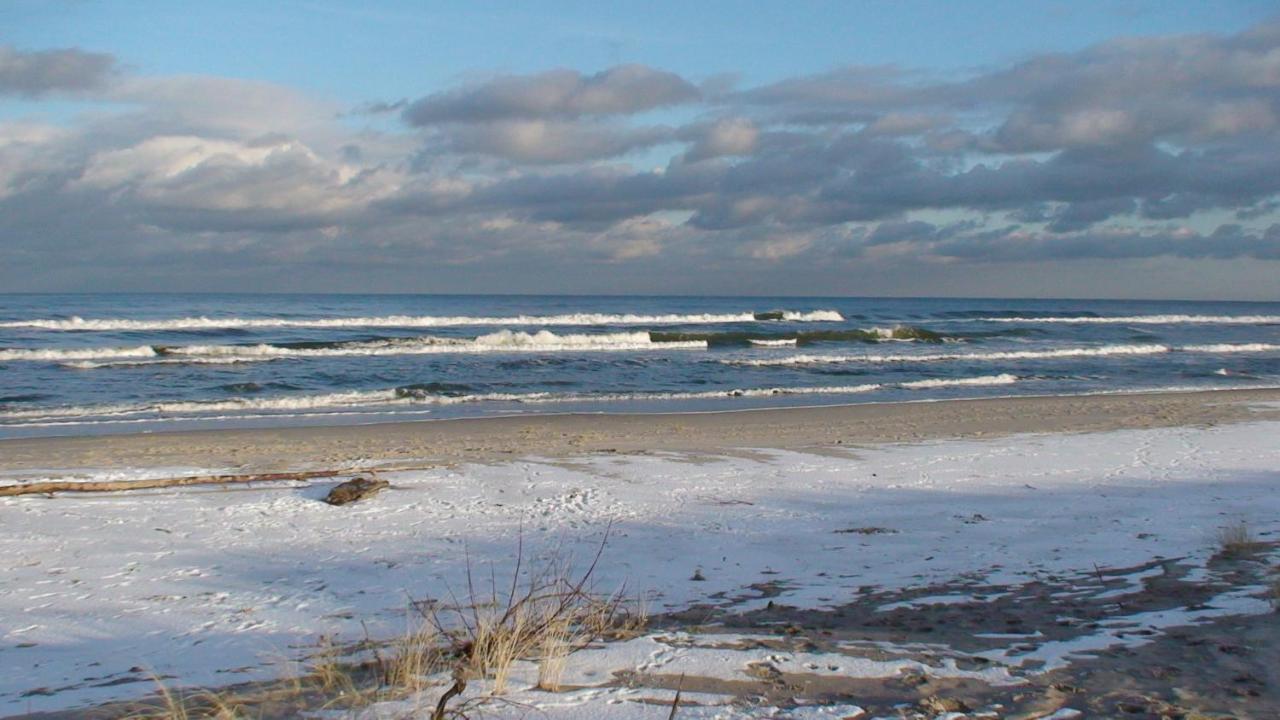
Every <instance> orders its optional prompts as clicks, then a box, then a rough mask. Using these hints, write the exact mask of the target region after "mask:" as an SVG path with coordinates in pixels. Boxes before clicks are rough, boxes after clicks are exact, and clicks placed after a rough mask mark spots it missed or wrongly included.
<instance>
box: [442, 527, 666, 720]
mask: <svg viewBox="0 0 1280 720" xmlns="http://www.w3.org/2000/svg"><path fill="white" fill-rule="evenodd" d="M607 539H608V532H607V531H606V534H605V539H603V540H601V543H600V545H599V547H598V548H597V549H596V553H595V556H594V557H593V558H592V560H591V563H590V565H589V566H588V567H587V569H586V570H585V571H584V572H582V573H581V574H580V575H576V576H575V575H574V573H573V572H572V569H571V567H570V565H569V563H567V562H564V561H560V560H558V559H553V560H551V561H549V562H547V563H546V564H545V565H544V566H543V567H542V568H540V569H535V570H532V571H530V572H528V573H527V577H526V579H525V580H524V581H523V582H522V581H521V575H522V570H523V569H524V558H523V555H524V552H523V547H521V548H520V549H519V551H518V552H517V558H516V567H515V570H514V571H513V573H512V577H511V582H510V583H509V584H507V585H506V586H505V587H503V588H502V589H499V587H498V584H497V582H496V581H495V580H494V579H493V577H492V576H491V577H490V580H489V587H488V591H487V593H481V592H477V590H476V588H475V578H474V576H473V575H472V573H471V570H470V564H468V572H467V590H468V596H469V599H470V600H469V602H467V603H465V604H464V603H458V602H453V603H452V605H451V607H450V608H449V609H446V610H442V609H441V608H439V607H438V606H431V607H430V608H429V609H427V610H424V611H423V619H424V620H425V621H426V626H427V627H428V628H430V632H432V633H434V634H435V636H436V637H437V638H439V640H440V641H441V642H440V645H441V646H442V647H443V648H444V650H443V652H442V655H443V657H445V658H451V659H452V663H451V665H452V667H451V676H452V678H453V685H452V686H451V687H450V690H449V691H448V692H446V696H447V697H442V703H443V702H444V701H446V700H447V699H448V697H453V696H457V695H459V694H461V693H462V692H463V691H464V690H465V689H466V686H467V683H468V682H470V681H473V680H480V679H486V680H489V681H491V683H492V686H491V689H490V692H489V696H490V697H494V696H498V695H501V694H502V693H504V692H505V691H506V690H507V686H508V684H509V682H510V680H511V672H512V670H513V668H514V666H515V664H516V663H517V662H518V661H528V662H532V663H536V666H537V670H538V679H537V687H539V688H541V689H543V690H549V691H558V690H559V689H560V688H561V685H562V679H563V676H564V672H565V669H566V665H567V662H568V658H569V656H570V655H572V654H573V653H574V652H577V651H578V650H581V649H582V648H585V647H586V646H587V645H589V644H590V643H592V642H595V641H597V640H602V639H617V638H622V637H633V636H634V635H635V634H636V633H638V632H639V631H640V629H641V628H643V626H644V624H645V623H646V621H647V615H646V613H645V611H644V608H643V605H642V604H640V603H634V604H632V603H629V602H627V600H626V599H625V597H624V595H623V594H622V593H621V592H618V593H611V594H601V593H597V592H594V591H593V588H592V585H591V581H592V577H593V576H594V574H595V571H596V568H597V567H598V565H599V562H600V556H601V554H602V553H603V551H604V547H605V543H606V541H607ZM418 607H419V608H423V607H424V606H423V605H421V604H419V605H418ZM454 691H456V692H454ZM449 692H453V696H449ZM443 707H444V706H443V705H439V706H437V714H436V716H435V717H436V718H443V717H445V715H444V714H443V712H442V711H443Z"/></svg>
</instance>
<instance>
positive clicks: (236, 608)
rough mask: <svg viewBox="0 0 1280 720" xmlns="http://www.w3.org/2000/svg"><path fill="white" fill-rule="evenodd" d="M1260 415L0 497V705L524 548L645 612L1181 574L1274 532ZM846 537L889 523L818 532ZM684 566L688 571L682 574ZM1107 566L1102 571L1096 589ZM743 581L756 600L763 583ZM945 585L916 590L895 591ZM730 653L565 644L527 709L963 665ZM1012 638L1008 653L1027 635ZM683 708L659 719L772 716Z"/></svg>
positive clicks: (176, 664)
mask: <svg viewBox="0 0 1280 720" xmlns="http://www.w3.org/2000/svg"><path fill="white" fill-rule="evenodd" d="M1278 429H1280V423H1269V422H1255V423H1247V424H1236V425H1225V426H1218V427H1194V428H1193V427H1182V428H1162V429H1154V430H1129V431H1117V432H1107V433H1095V434H1083V435H1025V436H1018V437H1013V438H1003V439H997V440H989V441H945V442H931V443H926V444H918V445H888V446H881V447H875V448H863V449H858V450H857V451H856V455H854V454H849V455H847V456H842V455H836V454H829V453H824V454H821V455H819V454H807V453H799V452H784V451H774V450H756V451H751V452H749V453H741V454H735V455H734V456H731V457H701V456H698V457H692V456H686V455H679V454H666V453H653V454H642V455H627V456H619V455H602V456H587V457H578V458H572V459H569V460H550V459H538V458H532V459H522V460H513V461H509V462H502V463H499V464H485V465H481V464H477V465H466V466H459V467H441V468H437V469H432V470H426V471H412V472H401V473H385V474H383V475H382V477H384V478H386V479H388V480H390V481H391V482H392V484H393V487H392V489H390V490H388V491H386V492H383V493H382V494H381V495H379V496H377V497H375V498H373V499H371V500H368V501H365V502H361V503H358V504H355V505H350V506H345V507H331V506H329V505H326V504H325V503H323V502H320V498H321V497H323V496H324V494H325V493H326V492H327V490H328V488H329V487H330V486H331V484H332V483H316V484H313V485H307V484H305V483H280V484H275V485H258V486H254V487H252V488H230V487H192V488H183V489H178V490H161V491H145V492H136V493H126V494H99V495H73V494H65V495H59V496H57V497H52V498H50V497H44V496H34V497H32V496H28V497H15V498H4V499H0V519H2V520H0V522H2V523H3V524H2V525H0V556H3V557H5V558H7V559H8V562H6V563H4V564H3V566H0V714H6V713H12V712H22V711H27V710H30V711H42V710H55V709H60V708H67V707H74V706H80V705H83V704H85V703H91V702H99V701H103V700H107V699H112V698H121V697H136V696H137V695H140V694H143V693H145V692H148V691H150V690H151V689H152V684H151V680H150V674H151V673H153V672H154V673H156V674H161V675H171V676H173V677H174V678H175V680H174V681H173V682H175V683H179V684H187V685H219V684H228V683H233V682H241V681H245V680H250V679H258V678H268V677H275V676H278V675H279V673H280V672H282V668H283V667H284V666H285V665H287V662H286V661H287V660H290V659H297V658H298V657H300V656H303V655H305V654H306V653H307V652H308V650H309V649H314V648H315V647H316V646H317V644H318V642H319V638H320V637H321V636H322V635H327V636H332V637H337V638H342V639H351V640H354V639H358V638H360V637H363V634H364V630H363V628H362V622H363V623H365V624H367V626H368V628H369V631H370V632H371V633H372V634H373V635H374V636H379V637H391V636H393V635H395V634H397V633H399V632H400V631H401V630H402V629H403V627H404V624H405V618H406V608H407V606H408V602H409V600H410V599H411V598H412V599H425V598H436V599H442V598H443V599H447V598H449V596H450V594H451V593H452V594H455V595H462V594H464V593H463V592H462V590H464V589H465V587H466V580H465V576H466V569H467V566H468V564H469V563H470V564H471V565H472V566H473V567H474V568H475V569H476V571H477V573H476V574H477V575H478V576H481V577H486V578H487V577H489V575H490V572H491V571H492V573H493V574H494V575H495V576H496V577H497V578H499V579H501V578H503V577H509V573H510V572H511V568H512V567H513V565H514V559H515V554H516V548H517V546H518V545H519V544H520V543H521V541H522V542H523V545H524V551H525V554H526V559H525V563H526V567H528V566H529V565H536V564H537V563H538V562H539V560H540V559H541V560H547V559H550V558H560V559H564V558H566V557H571V558H573V559H574V562H573V564H574V566H575V567H576V568H578V569H579V570H581V569H582V568H583V567H585V566H586V564H587V563H588V562H589V561H590V558H591V556H592V555H594V553H595V551H596V549H597V547H598V546H599V544H600V543H601V542H602V541H603V542H605V546H604V554H603V558H602V562H601V564H600V566H599V568H598V569H597V571H596V575H595V576H594V577H593V580H594V583H595V585H596V587H598V588H599V589H601V590H614V589H618V588H623V587H625V589H626V591H627V592H628V593H629V594H632V595H637V594H639V595H644V596H645V598H646V600H647V603H648V605H649V607H650V610H651V611H652V612H659V611H663V610H667V609H678V608H685V607H688V606H689V605H690V604H692V603H710V604H719V605H727V606H732V607H733V608H735V609H743V610H746V609H752V608H758V607H762V606H764V605H765V604H766V603H767V602H768V601H769V600H772V601H774V602H776V603H782V604H786V605H792V606H797V607H802V608H821V607H830V606H835V605H839V604H843V603H847V602H850V601H853V600H854V599H856V598H858V597H861V596H862V593H864V592H865V590H866V589H867V588H870V589H872V590H874V592H876V593H880V592H887V591H893V590H903V589H909V588H926V587H928V586H930V585H934V584H941V583H947V582H953V581H957V582H959V583H961V584H967V585H973V586H981V587H983V588H984V590H983V591H982V592H981V593H980V594H982V595H983V597H986V598H991V597H995V596H996V595H995V594H994V593H992V592H988V591H987V589H989V588H991V587H994V586H1017V585H1019V584H1022V583H1026V582H1029V581H1033V580H1037V579H1047V578H1050V577H1057V576H1069V575H1086V574H1092V573H1093V572H1094V570H1093V568H1094V565H1095V564H1096V565H1097V566H1098V567H1099V568H1102V570H1103V572H1104V573H1106V572H1107V569H1108V568H1125V567H1133V566H1137V565H1141V564H1143V563H1147V562H1149V561H1151V560H1152V559H1153V558H1160V557H1163V558H1181V559H1182V560H1181V562H1183V563H1186V564H1189V565H1190V566H1192V567H1193V569H1200V568H1202V567H1203V565H1204V563H1205V561H1206V560H1207V558H1208V557H1209V556H1210V555H1212V553H1213V552H1214V550H1215V535H1216V532H1217V530H1218V529H1219V528H1221V527H1223V526H1225V525H1229V524H1231V523H1234V522H1237V521H1240V520H1245V521H1247V522H1248V523H1249V527H1250V529H1251V530H1252V531H1253V532H1254V533H1255V534H1256V535H1258V536H1260V537H1263V538H1266V537H1274V533H1276V532H1278V531H1280V493H1275V492H1274V486H1275V483H1276V481H1277V480H1278V479H1280V471H1278V470H1277V468H1280V445H1277V444H1276V443H1275V442H1274V438H1275V437H1276V432H1277V430H1278ZM68 474H75V475H79V476H82V477H100V476H101V474H97V475H95V474H94V472H93V471H92V470H78V471H76V472H75V473H68V472H65V471H61V470H56V469H52V470H50V471H49V475H48V477H58V476H65V475H68ZM154 474H155V471H154V470H149V471H145V472H141V471H140V472H139V473H138V474H137V475H136V476H137V477H144V476H151V475H154ZM118 476H119V474H118V473H115V474H113V475H112V477H113V478H117V477H118ZM23 479H24V480H36V479H41V478H36V477H24V478H23ZM121 479H123V478H121ZM867 527H877V528H885V529H887V530H891V531H893V532H887V533H876V534H859V533H850V532H845V533H841V532H838V531H840V530H848V529H851V528H867ZM606 534H607V541H606V540H605V538H606ZM1139 535H1141V536H1142V538H1141V539H1139V537H1138V536H1139ZM695 570H700V571H701V574H702V576H703V577H704V578H705V579H704V580H702V581H693V580H691V577H692V575H693V573H694V571H695ZM1149 572H1150V571H1149V570H1148V571H1142V572H1139V573H1134V574H1132V575H1131V576H1130V577H1129V578H1128V579H1127V581H1126V587H1129V588H1130V589H1136V588H1137V587H1140V586H1141V581H1142V578H1143V577H1145V576H1146V574H1148V573H1149ZM1118 577H1119V576H1118V575H1114V574H1111V573H1107V579H1108V582H1110V581H1111V580H1114V579H1117V578H1118ZM500 582H501V580H500ZM766 583H767V584H770V585H769V587H770V588H771V589H772V590H774V591H776V592H778V593H779V594H776V595H768V596H767V597H766V593H765V592H764V591H763V590H762V589H761V587H760V586H762V585H763V584H766ZM752 586H756V587H754V588H753V587H752ZM1257 592H1260V589H1251V588H1243V589H1239V590H1237V591H1234V592H1231V593H1226V594H1223V595H1220V596H1219V597H1217V598H1215V599H1213V600H1212V601H1211V602H1209V603H1207V605H1208V607H1207V608H1204V609H1200V610H1183V609H1174V610H1167V611H1161V612H1157V613H1147V614H1140V615H1134V616H1132V617H1129V618H1123V619H1122V620H1123V621H1125V624H1124V625H1123V626H1117V625H1114V624H1104V625H1103V626H1101V627H1100V628H1098V629H1097V630H1096V632H1094V633H1093V634H1091V635H1086V636H1084V637H1082V638H1076V639H1074V640H1071V641H1059V642H1039V643H1036V649H1035V650H1032V651H1024V650H1022V649H1019V650H1014V649H1012V647H1011V648H1009V649H1000V650H995V651H991V652H990V653H989V658H990V659H993V660H996V661H997V663H996V664H995V665H994V666H993V667H990V668H986V669H984V670H983V671H981V672H982V673H984V674H985V677H984V678H983V679H986V680H987V681H991V682H1016V681H1018V678H1019V677H1020V675H1019V673H1025V672H1032V671H1034V670H1035V669H1036V668H1043V667H1051V666H1056V665H1058V664H1061V663H1065V662H1070V660H1071V659H1072V658H1073V657H1078V656H1080V655H1081V654H1087V653H1088V652H1089V651H1091V650H1096V649H1098V648H1100V647H1105V646H1106V645H1108V644H1112V643H1117V642H1125V643H1130V642H1132V643H1138V642H1146V641H1149V640H1150V638H1149V637H1142V636H1133V635H1132V634H1131V633H1126V632H1125V631H1126V630H1132V626H1131V625H1130V624H1128V623H1137V624H1138V626H1140V627H1150V628H1154V629H1156V630H1159V629H1161V628H1166V627H1172V626H1175V625H1179V624H1189V623H1195V622H1202V621H1205V620H1207V619H1209V618H1211V617H1215V616H1219V615H1223V614H1237V613H1240V614H1242V613H1256V612H1265V611H1268V609H1269V608H1267V606H1266V603H1265V602H1264V601H1262V600H1260V599H1258V598H1257V597H1255V595H1256V594H1257ZM967 599H968V598H967V595H966V593H964V592H956V593H948V594H945V595H936V594H935V595H922V596H921V597H918V598H916V599H915V600H912V601H909V602H908V604H907V605H903V606H902V607H907V606H910V607H916V606H921V605H923V604H928V603H939V602H965V601H967ZM882 609H884V610H889V609H891V607H885V608H882ZM1116 623H1120V620H1117V621H1116ZM1002 629H1003V628H992V630H993V631H996V632H998V631H1000V630H1002ZM664 637H665V639H664ZM988 637H992V638H994V637H997V635H989V636H988ZM726 642H729V641H728V640H726V639H725V638H724V637H720V638H719V639H717V638H716V636H715V635H714V634H711V635H703V636H696V635H695V636H690V637H687V638H685V639H683V640H681V641H680V642H678V643H677V642H675V641H674V640H673V639H672V638H671V637H668V636H659V635H655V636H647V637H642V638H638V639H636V640H632V641H628V642H625V643H616V644H611V645H608V646H605V647H602V648H598V649H591V650H587V651H585V652H583V653H581V654H575V655H574V656H573V657H572V658H571V660H570V663H569V666H568V669H567V671H566V672H567V677H570V678H572V682H570V681H568V680H566V682H567V683H569V684H570V685H574V686H579V685H580V686H596V687H587V688H586V689H581V690H573V691H571V692H567V693H558V694H553V696H552V697H541V699H539V700H538V702H541V703H543V704H544V705H545V706H546V707H545V708H544V709H545V710H546V712H547V714H548V716H549V717H553V718H574V717H593V716H596V715H593V714H592V713H593V710H592V709H591V708H593V707H597V706H598V704H599V703H615V704H617V706H618V707H617V709H618V712H619V713H623V714H618V715H616V716H617V717H636V718H642V717H643V718H648V717H659V713H663V714H662V715H661V716H662V717H665V711H664V710H663V708H662V705H661V703H660V702H659V703H658V704H657V705H654V704H651V703H650V704H646V702H644V701H643V699H644V698H650V699H651V700H652V699H653V698H657V697H658V696H659V695H660V694H661V693H659V692H658V691H655V690H652V689H629V688H620V687H599V686H602V685H606V684H608V683H610V682H612V681H613V678H614V673H615V672H618V671H637V670H642V669H644V668H650V669H651V670H652V671H653V672H661V673H663V674H675V675H679V674H680V673H687V674H691V675H693V674H697V675H705V676H708V677H718V678H725V679H729V678H736V679H742V678H744V677H750V676H749V675H747V674H746V672H747V670H748V669H749V668H750V667H751V666H752V665H753V664H759V663H768V664H771V665H772V666H773V667H774V668H775V669H777V670H781V671H784V672H803V673H814V674H831V675H840V676H846V677H882V676H885V675H886V674H888V675H892V674H894V673H898V672H904V671H912V672H918V671H925V672H929V673H933V674H948V673H950V674H956V673H964V672H974V671H962V670H959V669H958V668H957V667H956V666H955V663H954V657H955V656H956V655H957V654H955V653H952V654H951V655H950V656H949V657H947V656H945V655H946V654H945V653H943V654H940V655H939V656H938V659H937V661H936V662H929V663H926V664H925V665H921V663H920V662H919V661H918V660H913V659H908V658H902V659H893V660H881V661H871V660H868V659H866V658H859V657H857V656H856V654H854V653H853V652H852V651H853V649H854V648H852V647H842V648H840V649H839V651H838V652H815V653H800V652H795V653H789V652H781V651H778V650H773V649H769V648H765V647H756V648H743V647H741V646H738V647H730V646H726V645H725V644H724V643H726ZM1010 642H1011V643H1012V644H1013V646H1016V647H1018V648H1023V647H1024V645H1025V644H1026V638H1025V637H1023V638H1018V639H1014V638H1012V637H1011V638H1010ZM913 663H914V665H913ZM32 691H36V692H35V694H31V693H32ZM628 693H630V694H628ZM543 695H544V696H545V695H546V693H543ZM702 700H704V701H707V702H706V703H699V705H697V706H694V705H691V706H690V707H689V711H688V713H687V714H686V712H685V711H684V710H682V711H681V713H680V717H682V718H683V717H744V718H746V717H770V715H768V714H767V713H765V714H755V713H761V712H762V711H761V709H760V708H736V707H728V706H723V707H722V706H718V705H715V704H713V703H712V702H710V701H709V699H708V698H702ZM669 701H670V699H669V698H667V700H666V702H667V703H668V704H669ZM539 707H541V706H539ZM623 708H626V709H625V713H631V714H625V713H624V711H623ZM668 709H669V708H668ZM788 712H790V713H791V714H790V715H789V716H790V717H844V715H840V714H839V712H837V711H829V710H828V709H820V708H813V709H812V710H811V713H812V714H810V715H804V714H799V715H797V714H795V711H788ZM805 712H810V711H809V710H806V711H805ZM845 712H847V713H849V714H852V710H847V711H845ZM610 713H611V714H610V717H614V716H615V715H614V714H613V709H612V707H611V710H610ZM733 713H738V714H733ZM743 713H745V714H743ZM832 713H834V714H832ZM779 716H782V715H779Z"/></svg>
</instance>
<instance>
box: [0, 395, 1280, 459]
mask: <svg viewBox="0 0 1280 720" xmlns="http://www.w3.org/2000/svg"><path fill="white" fill-rule="evenodd" d="M1275 403H1280V389H1276V390H1217V391H1204V392H1170V393H1128V394H1113V395H1083V396H1047V397H1016V398H991V399H977V400H948V401H938V402H913V403H887V404H858V405H841V406H828V407H806V408H787V409H767V410H743V411H736V412H710V413H670V414H626V415H624V414H618V415H605V414H564V415H529V416H509V417H499V418H482V419H461V420H435V421H421V422H405V423H384V424H376V425H360V426H346V427H292V428H275V429H268V430H262V429H253V430H235V429H229V430H206V431H192V432H171V433H150V434H136V435H110V436H96V437H95V436H89V437H55V438H34V439H10V440H2V441H0V471H4V472H6V473H8V474H10V475H16V476H18V477H21V476H24V475H26V474H28V473H38V472H39V471H41V470H47V469H53V468H57V469H67V468H94V469H106V470H109V469H135V470H136V469H144V468H157V467H183V468H209V469H228V470H234V471H237V472H277V471H292V470H304V469H336V468H345V467H350V466H360V465H364V464H377V465H380V466H386V467H388V468H400V467H421V466H424V465H443V464H452V463H464V462H481V463H484V462H494V461H500V460H507V459H510V458H512V457H527V456H537V457H548V458H557V457H570V456H573V455H578V454H588V453H601V452H620V453H632V452H644V451H675V452H688V453H706V454H709V455H714V454H724V453H725V452H726V451H732V450H736V449H743V448H772V449H783V450H810V451H818V452H822V451H827V450H829V449H831V448H840V447H850V446H855V447H856V446H860V445H875V444H880V443H902V442H921V441H928V440H941V439H951V438H965V439H974V438H991V437H1000V436H1005V435H1011V434H1018V433H1059V432H1068V433H1081V432H1104V431H1108V430H1119V429H1142V428H1156V427H1175V426H1183V425H1201V426H1206V425H1215V424H1221V423H1230V422H1238V421H1243V420H1261V419H1267V418H1272V417H1280V405H1274V404H1275Z"/></svg>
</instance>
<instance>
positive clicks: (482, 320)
mask: <svg viewBox="0 0 1280 720" xmlns="http://www.w3.org/2000/svg"><path fill="white" fill-rule="evenodd" d="M782 319H783V320H788V321H791V322H840V321H842V320H844V317H843V316H842V315H841V314H840V313H838V312H836V311H835V310H814V311H807V312H799V311H791V310H784V311H782ZM741 322H756V313H752V312H742V313H690V314H664V315H634V314H629V313H628V314H610V313H571V314H566V315H514V316H509V317H482V316H465V315H460V316H434V315H381V316H376V317H330V318H240V317H225V318H224V317H203V316H201V317H184V318H167V319H162V320H131V319H127V318H99V319H87V318H82V317H75V316H73V317H70V318H48V319H34V320H13V321H6V322H0V328H31V329H36V330H61V331H156V330H209V329H253V328H335V327H375V328H377V327H381V328H388V327H402V328H411V327H457V326H480V325H517V326H519V325H713V324H718V323H741Z"/></svg>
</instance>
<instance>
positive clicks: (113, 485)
mask: <svg viewBox="0 0 1280 720" xmlns="http://www.w3.org/2000/svg"><path fill="white" fill-rule="evenodd" d="M410 469H411V468H410ZM349 473H350V470H349V469H347V470H308V471H304V472H271V473H251V474H246V475H187V476H184V477H169V478H145V479H140V480H103V481H81V480H52V481H48V482H32V483H18V484H16V485H0V497H14V496H17V495H52V494H53V493H63V492H80V493H90V492H94V493H96V492H120V491H126V490H154V489H156V488H171V487H186V486H189V485H232V484H237V483H239V484H245V483H282V482H302V481H307V480H315V479H317V478H328V477H335V476H339V475H346V474H349ZM281 487H284V486H281Z"/></svg>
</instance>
